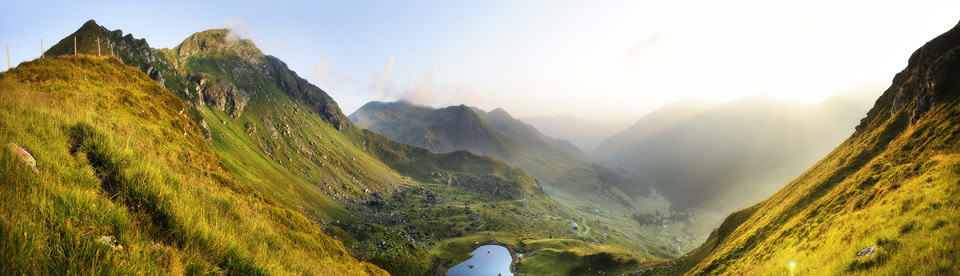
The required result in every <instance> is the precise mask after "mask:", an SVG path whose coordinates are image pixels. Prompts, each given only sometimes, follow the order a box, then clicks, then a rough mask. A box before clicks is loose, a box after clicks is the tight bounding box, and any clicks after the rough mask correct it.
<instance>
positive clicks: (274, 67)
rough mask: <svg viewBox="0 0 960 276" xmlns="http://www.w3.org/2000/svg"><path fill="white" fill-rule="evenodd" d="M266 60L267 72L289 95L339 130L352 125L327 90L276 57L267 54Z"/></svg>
mask: <svg viewBox="0 0 960 276" xmlns="http://www.w3.org/2000/svg"><path fill="white" fill-rule="evenodd" d="M264 61H265V66H266V71H267V72H266V74H267V75H268V76H270V77H271V78H272V79H273V81H274V84H276V86H277V87H278V88H280V90H282V91H283V92H284V93H286V94H287V95H288V96H290V97H292V98H294V99H299V100H300V101H302V102H303V103H304V104H306V105H307V106H309V107H310V108H311V109H313V111H314V112H317V113H318V114H320V116H322V117H323V118H324V119H325V120H327V121H328V122H330V124H332V125H333V127H335V128H337V130H343V128H344V127H348V126H350V125H351V124H350V120H349V119H347V116H344V115H343V112H342V111H340V107H339V106H338V105H337V102H336V101H334V100H333V98H331V97H330V95H327V92H324V91H323V90H322V89H320V88H319V87H317V86H315V85H313V84H310V82H307V80H305V79H303V78H301V77H300V76H297V74H296V73H295V72H293V71H292V70H290V69H289V68H287V64H286V63H284V62H283V61H280V59H278V58H276V57H273V56H266V58H265V59H264Z"/></svg>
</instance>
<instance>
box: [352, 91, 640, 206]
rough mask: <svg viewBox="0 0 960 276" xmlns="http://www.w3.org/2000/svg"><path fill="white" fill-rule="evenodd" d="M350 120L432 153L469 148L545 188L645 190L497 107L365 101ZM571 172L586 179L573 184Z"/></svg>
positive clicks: (630, 193) (615, 191) (636, 192)
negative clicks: (526, 174) (518, 170)
mask: <svg viewBox="0 0 960 276" xmlns="http://www.w3.org/2000/svg"><path fill="white" fill-rule="evenodd" d="M349 118H350V120H351V121H353V122H354V124H356V125H357V126H359V127H362V128H366V129H369V130H373V131H376V132H378V133H380V134H383V135H386V136H387V137H390V138H393V139H396V140H398V141H401V142H405V143H410V144H413V145H418V146H423V147H427V148H429V149H431V150H434V151H437V152H450V151H455V150H468V151H470V152H474V153H477V154H481V155H486V156H490V157H495V158H499V159H503V160H506V161H508V162H510V163H513V164H516V165H517V166H519V167H520V168H522V169H524V170H525V171H527V172H529V173H530V174H531V175H533V176H534V177H536V178H537V179H538V180H540V181H541V182H543V184H544V186H545V188H552V189H557V190H564V191H566V192H568V193H573V192H575V191H576V192H583V191H586V190H590V189H594V188H603V189H602V190H596V191H607V192H609V193H610V194H609V195H610V196H615V197H618V198H621V200H620V201H623V202H629V201H630V200H631V199H628V198H632V197H637V196H645V195H649V193H650V192H649V189H648V188H647V187H645V186H643V185H642V183H635V182H632V181H633V180H632V179H631V176H630V175H629V174H626V173H624V172H620V171H617V170H615V169H612V168H608V166H606V165H603V164H601V163H600V162H596V161H594V160H592V159H591V158H590V157H589V156H588V155H587V154H585V153H583V152H582V151H580V150H579V149H578V148H577V147H576V146H574V145H573V144H571V143H569V142H567V141H564V140H559V139H554V138H551V137H549V136H546V135H544V134H542V133H540V132H539V131H538V130H537V129H536V128H534V127H532V126H530V125H528V124H525V123H523V122H521V121H520V120H517V119H515V118H514V117H513V116H511V115H510V114H509V113H507V111H505V110H503V109H501V108H497V109H494V110H491V111H490V112H486V111H483V110H481V109H479V108H475V107H469V106H465V105H458V106H448V107H444V108H433V107H428V106H421V105H416V104H412V103H409V102H405V101H397V102H370V103H367V104H365V105H364V106H362V107H361V108H360V109H358V110H357V111H356V112H354V113H353V114H351V115H350V117H349ZM571 174H576V175H577V178H578V179H579V180H584V179H583V178H585V180H587V181H583V182H580V183H573V182H572V181H570V179H571V177H572V176H571ZM604 180H606V181H604ZM624 196H627V197H624ZM625 204H626V205H630V204H629V203H625Z"/></svg>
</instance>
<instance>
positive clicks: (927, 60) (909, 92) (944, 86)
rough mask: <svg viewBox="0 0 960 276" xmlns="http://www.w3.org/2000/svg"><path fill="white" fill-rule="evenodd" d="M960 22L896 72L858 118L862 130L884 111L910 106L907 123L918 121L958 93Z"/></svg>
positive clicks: (892, 111) (959, 76)
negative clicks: (862, 116)
mask: <svg viewBox="0 0 960 276" xmlns="http://www.w3.org/2000/svg"><path fill="white" fill-rule="evenodd" d="M958 81H960V24H958V25H956V26H954V27H953V28H952V29H950V30H949V31H947V32H946V33H944V34H942V35H940V36H938V37H937V38H934V39H933V40H931V41H930V42H927V43H926V44H924V45H923V47H920V49H917V50H916V51H915V52H913V54H912V55H910V60H909V62H908V63H907V67H906V68H904V69H903V71H900V73H897V75H896V76H895V77H894V79H893V83H892V84H891V85H890V87H889V88H887V90H886V91H884V92H883V95H882V96H880V98H879V99H877V102H876V105H874V107H873V109H871V110H870V112H869V113H867V117H866V118H863V120H861V121H860V125H858V126H857V128H856V129H857V132H858V133H859V132H862V131H863V130H864V129H866V128H868V127H869V126H870V124H871V123H874V122H876V123H879V122H880V121H882V120H876V119H877V118H878V117H886V116H881V115H884V114H889V115H890V116H893V115H894V114H896V113H898V112H900V111H901V110H902V109H903V108H909V111H910V116H909V118H910V121H909V123H910V124H914V123H916V122H917V120H920V118H921V117H923V115H924V114H926V113H927V111H930V108H932V107H933V106H934V104H935V103H937V102H938V101H941V100H943V99H945V98H951V97H956V96H957V95H958V94H960V86H958Z"/></svg>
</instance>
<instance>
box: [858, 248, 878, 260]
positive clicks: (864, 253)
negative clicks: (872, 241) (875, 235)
mask: <svg viewBox="0 0 960 276" xmlns="http://www.w3.org/2000/svg"><path fill="white" fill-rule="evenodd" d="M876 252H877V246H876V245H873V246H870V247H867V248H864V249H863V250H860V252H857V258H866V257H870V256H871V255H873V254H874V253H876Z"/></svg>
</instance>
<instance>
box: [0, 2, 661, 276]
mask: <svg viewBox="0 0 960 276" xmlns="http://www.w3.org/2000/svg"><path fill="white" fill-rule="evenodd" d="M74 38H76V41H77V45H76V49H77V51H73V49H74V41H75V39H74ZM91 41H92V43H91ZM97 41H100V48H101V49H100V51H99V52H100V54H102V55H104V56H96V54H97V51H96V47H97V44H98V43H97ZM105 46H108V47H107V48H110V49H112V50H111V51H109V52H108V51H105V50H104V49H103V48H104V47H105ZM75 52H78V53H79V55H78V54H77V53H75ZM111 53H112V54H113V55H112V56H107V55H108V54H111ZM0 82H2V83H4V85H3V86H2V87H3V91H4V92H3V93H0V94H2V95H0V96H2V97H4V101H3V102H2V103H3V104H2V105H0V107H2V108H3V109H2V110H3V112H0V125H3V126H5V127H4V128H2V129H0V138H2V139H3V141H4V142H5V143H6V142H13V143H16V144H17V145H19V146H20V147H22V149H23V150H24V151H25V152H31V153H32V154H33V156H34V157H35V158H36V164H37V170H36V171H37V172H38V174H37V175H30V174H29V172H30V171H31V169H29V168H27V169H24V168H22V167H23V166H22V165H21V162H19V161H18V160H17V158H16V157H15V156H13V155H11V154H9V152H10V151H7V150H4V151H3V152H4V155H3V159H0V161H2V163H0V165H2V168H3V171H4V172H5V173H4V174H3V175H4V176H11V175H13V176H16V177H2V179H3V181H4V183H3V184H9V185H4V187H8V188H5V189H3V190H0V197H2V198H6V199H8V200H5V201H4V202H7V204H4V205H2V208H3V209H2V210H4V212H2V214H4V215H0V239H3V241H2V242H0V252H4V253H3V254H4V256H12V258H0V271H2V272H5V273H4V274H63V273H65V272H66V271H67V270H68V271H74V272H75V271H81V272H89V273H91V274H96V273H105V274H114V273H143V272H148V273H149V272H152V273H156V274H169V273H178V272H182V273H221V274H294V273H296V274H321V275H338V274H351V275H352V274H385V273H387V272H388V273H390V274H399V275H425V274H434V273H443V271H444V270H445V269H447V268H448V267H450V266H451V265H453V264H455V262H454V261H457V260H463V259H465V258H466V257H467V256H468V254H469V253H470V251H471V250H472V247H473V245H474V244H475V243H479V242H483V243H497V244H502V245H504V246H507V247H509V248H510V249H511V250H513V251H514V252H525V253H526V254H527V256H528V258H525V259H524V260H523V261H522V262H519V263H517V264H516V266H515V269H516V271H517V272H518V273H524V272H528V273H529V271H537V272H538V273H547V274H568V273H571V271H574V272H575V271H609V272H616V271H623V270H626V269H631V268H633V267H636V266H637V265H639V263H640V262H641V261H645V260H649V259H651V258H663V257H667V256H669V253H668V252H665V251H662V250H656V249H655V250H652V251H649V253H646V255H640V254H635V253H633V252H630V251H625V250H621V249H618V248H616V247H613V246H611V245H612V244H620V243H621V241H624V240H629V238H628V237H627V236H626V234H623V233H609V235H599V233H598V232H597V233H598V235H592V234H591V232H596V231H598V230H596V229H602V225H600V222H596V221H586V220H585V219H584V218H583V214H581V212H580V211H577V210H573V209H570V208H567V207H565V206H563V205H560V204H558V203H557V202H555V201H554V200H552V199H550V198H549V197H548V196H547V195H546V194H545V193H544V192H543V190H542V187H541V186H540V185H539V184H538V183H537V181H536V180H535V179H534V178H532V177H530V176H529V175H527V174H526V173H525V172H524V171H523V170H521V169H519V168H517V167H514V166H511V165H509V164H507V163H504V162H503V161H500V160H497V159H493V158H490V157H485V156H478V155H475V154H472V153H470V152H467V151H453V152H447V153H433V152H431V151H430V150H427V149H425V148H421V147H415V146H410V145H407V144H403V143H399V142H396V141H393V140H390V139H388V138H386V137H384V136H382V135H380V134H377V133H374V132H371V131H367V130H364V129H361V128H358V127H356V126H354V125H353V124H352V123H351V122H350V121H349V120H348V119H347V117H346V116H344V115H343V114H342V112H341V111H340V109H339V108H338V107H337V104H336V102H335V101H334V100H333V99H332V98H330V97H329V95H327V94H326V92H324V91H323V90H322V89H320V88H318V87H316V86H314V85H312V84H310V83H309V82H307V81H306V80H304V79H303V78H301V77H299V76H298V75H297V74H296V73H295V72H293V71H291V70H290V69H288V68H287V66H286V65H285V64H284V63H283V62H282V61H280V60H279V59H277V58H275V57H272V56H269V55H266V54H264V53H263V52H262V51H260V50H259V49H258V48H257V47H256V46H255V44H254V43H253V42H252V41H250V40H246V39H243V38H240V37H237V36H235V35H233V34H232V33H231V31H230V30H226V29H214V30H206V31H202V32H198V33H195V34H193V35H191V36H189V37H188V38H186V39H185V40H184V41H183V42H182V43H181V44H180V45H178V46H176V47H174V48H172V49H153V48H150V47H149V45H148V44H147V43H146V41H145V40H143V39H135V38H133V36H132V35H129V34H128V35H123V33H122V31H119V30H116V31H109V30H107V29H106V28H104V27H102V26H99V25H97V24H96V22H94V21H92V20H91V21H88V22H86V23H85V24H84V25H83V26H82V27H81V28H80V29H79V30H77V31H76V32H75V33H73V34H71V35H70V36H68V37H67V38H65V39H63V40H62V41H61V42H60V43H58V44H57V45H54V46H53V47H51V48H50V50H49V51H48V52H46V57H45V58H41V59H37V60H34V61H31V62H26V63H23V64H21V65H20V66H18V67H17V68H13V69H11V70H10V71H8V72H4V73H2V74H0ZM7 91H15V92H16V93H13V92H10V93H8V92H7ZM8 114H10V115H8ZM11 115H16V116H11ZM24 126H26V127H24ZM20 199H24V200H26V201H29V202H19V200H20ZM572 221H576V222H577V223H578V224H580V225H582V226H581V229H583V231H571V230H570V229H569V228H570V223H571V222H572ZM534 242H535V243H534ZM533 244H536V246H535V247H534V246H533ZM599 244H608V245H599ZM528 245H530V246H528ZM651 246H653V247H654V248H655V246H656V245H651ZM119 248H125V249H119ZM49 252H55V254H48V253H49ZM555 253H561V254H555ZM57 254H59V255H57ZM358 260H359V261H358ZM554 263H563V264H564V265H563V266H556V265H551V264H554Z"/></svg>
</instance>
